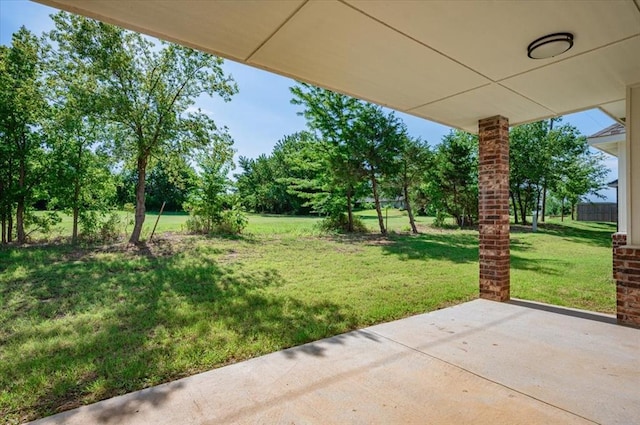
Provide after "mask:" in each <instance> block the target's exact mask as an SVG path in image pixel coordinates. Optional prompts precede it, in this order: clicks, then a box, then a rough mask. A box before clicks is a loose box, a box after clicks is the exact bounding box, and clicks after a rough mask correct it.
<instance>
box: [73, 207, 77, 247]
mask: <svg viewBox="0 0 640 425" xmlns="http://www.w3.org/2000/svg"><path fill="white" fill-rule="evenodd" d="M71 243H72V244H74V245H75V244H77V243H78V206H77V205H75V206H74V207H73V231H72V232H71Z"/></svg>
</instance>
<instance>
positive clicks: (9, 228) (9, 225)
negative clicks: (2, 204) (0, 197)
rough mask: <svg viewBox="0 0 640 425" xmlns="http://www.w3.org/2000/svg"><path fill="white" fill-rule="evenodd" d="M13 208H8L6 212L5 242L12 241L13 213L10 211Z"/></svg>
mask: <svg viewBox="0 0 640 425" xmlns="http://www.w3.org/2000/svg"><path fill="white" fill-rule="evenodd" d="M12 209H13V208H9V212H8V213H7V243H11V242H13V214H12V212H13V211H11V210H12Z"/></svg>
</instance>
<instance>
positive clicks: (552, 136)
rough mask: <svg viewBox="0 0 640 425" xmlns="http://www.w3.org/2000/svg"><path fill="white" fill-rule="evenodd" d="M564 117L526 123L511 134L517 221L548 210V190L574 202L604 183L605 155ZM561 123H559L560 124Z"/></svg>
mask: <svg viewBox="0 0 640 425" xmlns="http://www.w3.org/2000/svg"><path fill="white" fill-rule="evenodd" d="M561 122H562V119H561V118H554V119H551V120H549V121H538V122H534V123H530V124H523V125H520V126H517V127H514V128H513V129H511V133H510V157H509V163H510V176H509V180H510V181H509V185H510V196H511V201H512V204H513V209H514V214H515V221H516V223H518V221H519V220H518V213H519V214H520V222H522V224H526V223H527V215H528V214H529V213H530V212H531V211H532V210H535V211H536V212H537V211H539V210H540V209H542V218H543V220H544V216H545V213H546V198H547V193H548V192H551V193H552V194H553V195H554V196H555V197H556V198H558V199H560V200H562V202H564V201H565V200H568V201H569V202H570V203H571V205H572V206H573V205H575V204H576V203H577V202H578V201H579V199H580V198H581V197H582V196H584V195H587V194H597V192H598V190H600V189H601V188H602V187H603V185H604V178H605V176H606V169H605V167H604V165H603V163H602V156H601V155H596V154H593V153H592V152H591V151H590V150H589V147H588V144H587V141H586V138H585V137H584V136H582V135H580V133H579V132H578V130H577V129H576V128H575V127H573V126H571V125H568V124H561ZM558 124H560V125H558Z"/></svg>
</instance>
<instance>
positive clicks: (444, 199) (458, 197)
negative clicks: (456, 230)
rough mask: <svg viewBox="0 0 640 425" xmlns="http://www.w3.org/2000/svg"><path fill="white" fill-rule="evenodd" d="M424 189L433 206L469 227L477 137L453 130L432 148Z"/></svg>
mask: <svg viewBox="0 0 640 425" xmlns="http://www.w3.org/2000/svg"><path fill="white" fill-rule="evenodd" d="M426 190H427V192H428V194H429V197H430V199H431V201H432V202H433V204H434V206H435V208H436V209H437V210H438V211H439V212H440V214H441V212H442V211H445V212H446V213H447V214H449V215H451V216H452V217H454V218H455V220H456V223H457V224H458V226H460V227H462V226H471V225H473V224H474V223H475V222H476V220H477V217H478V138H477V136H474V135H472V134H469V133H466V132H463V131H458V130H454V131H451V132H450V133H449V134H447V135H446V136H444V138H443V139H442V141H441V142H440V144H438V145H437V146H436V148H435V152H434V154H433V162H432V166H431V167H430V168H429V170H428V172H427V189H426Z"/></svg>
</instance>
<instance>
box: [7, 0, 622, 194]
mask: <svg viewBox="0 0 640 425" xmlns="http://www.w3.org/2000/svg"><path fill="white" fill-rule="evenodd" d="M56 12H57V10H56V9H52V8H50V7H47V6H43V5H41V4H38V3H34V2H31V1H28V0H0V44H5V45H9V44H11V35H12V34H13V33H14V32H16V31H17V30H18V29H19V28H20V27H21V26H22V25H24V26H25V27H26V28H27V29H29V30H30V31H32V32H33V33H35V34H37V35H40V34H41V33H42V32H45V31H49V30H51V29H52V27H53V23H52V21H51V19H50V18H49V15H50V14H52V13H56ZM224 69H225V71H226V73H227V74H231V75H232V76H233V78H234V79H235V81H236V83H237V84H238V88H239V93H238V94H236V95H234V96H233V98H232V100H231V101H230V102H223V101H222V100H221V99H219V98H213V99H212V98H205V97H201V98H200V99H198V101H197V104H196V107H199V108H201V109H202V111H203V112H205V113H207V114H210V115H211V117H212V118H213V119H214V120H215V122H216V124H217V125H218V126H226V127H227V128H228V129H229V133H230V134H231V136H232V137H233V139H234V147H235V149H236V158H237V157H238V156H245V157H249V158H255V157H257V156H258V155H260V154H263V153H264V154H269V153H270V152H271V150H272V148H273V146H274V145H275V143H276V142H277V141H278V140H280V139H282V138H283V137H284V136H285V135H288V134H292V133H295V132H297V131H301V130H304V129H305V128H306V124H305V120H304V118H302V117H300V116H299V115H297V113H298V112H299V111H300V110H301V109H300V107H299V106H295V105H292V104H291V103H290V100H291V94H290V92H289V88H290V87H291V86H293V85H294V84H295V81H294V80H292V79H290V78H286V77H281V76H278V75H276V74H272V73H270V72H267V71H262V70H259V69H256V68H252V67H249V66H247V65H242V64H239V63H236V62H233V61H230V60H227V61H225V64H224ZM397 115H398V116H399V117H400V118H402V120H403V121H404V122H405V124H406V125H407V129H408V131H409V134H410V135H411V136H414V137H420V138H422V139H423V140H426V141H427V142H429V143H430V144H431V145H435V144H437V143H438V142H439V141H440V140H441V138H442V136H444V135H445V134H447V133H448V132H449V131H450V130H451V129H450V128H449V127H446V126H443V125H441V124H438V123H434V122H431V121H427V120H425V119H423V118H418V117H414V116H411V115H407V114H404V113H400V112H398V113H397ZM563 122H565V123H570V124H572V125H574V126H575V127H576V128H577V129H578V130H579V131H580V132H581V133H582V134H584V135H586V136H589V135H591V134H594V133H596V132H597V131H600V130H602V129H603V128H605V127H608V126H609V125H611V124H613V120H612V119H611V118H610V117H609V116H607V115H606V114H604V113H603V112H602V111H600V110H598V109H592V110H589V111H584V112H579V113H575V114H570V115H565V116H564V119H563ZM605 164H606V166H607V167H608V168H609V169H610V170H611V172H610V174H609V176H608V181H611V180H614V179H616V178H617V167H618V162H617V159H616V158H615V157H611V156H609V155H607V156H606V161H605ZM601 194H602V195H604V196H605V197H606V199H605V200H608V201H611V202H614V201H615V191H614V190H613V189H608V190H605V191H602V192H601ZM592 200H594V201H596V200H598V199H595V198H592Z"/></svg>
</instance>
